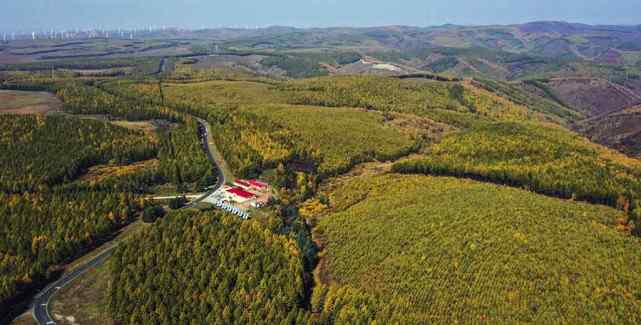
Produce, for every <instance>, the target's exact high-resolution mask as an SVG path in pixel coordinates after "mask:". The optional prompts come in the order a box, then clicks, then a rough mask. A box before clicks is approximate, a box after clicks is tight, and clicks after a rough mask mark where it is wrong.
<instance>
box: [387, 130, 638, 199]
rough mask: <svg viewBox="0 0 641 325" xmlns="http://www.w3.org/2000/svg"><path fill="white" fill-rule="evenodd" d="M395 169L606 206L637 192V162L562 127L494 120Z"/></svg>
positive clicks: (632, 195) (457, 136) (632, 196)
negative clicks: (507, 187) (477, 181)
mask: <svg viewBox="0 0 641 325" xmlns="http://www.w3.org/2000/svg"><path fill="white" fill-rule="evenodd" d="M394 170H395V171H398V172H403V173H426V174H435V175H451V176H459V177H472V178H478V179H483V180H486V181H491V182H496V183H500V184H507V185H513V186H519V187H525V188H528V189H531V190H533V191H536V192H539V193H543V194H548V195H552V196H557V197H563V198H575V199H579V200H586V201H590V202H598V203H603V204H607V205H610V206H617V204H620V198H621V197H626V198H628V199H631V198H639V197H641V181H640V180H639V179H640V178H641V162H640V161H638V160H636V159H632V158H628V157H626V156H624V155H623V154H620V153H618V152H615V151H612V150H609V149H606V148H605V147H602V146H599V145H595V144H593V143H591V142H589V141H588V140H587V139H585V138H583V137H581V136H579V135H577V134H574V133H571V132H569V131H567V130H565V129H562V128H560V127H556V126H552V125H547V126H545V125H541V124H527V123H525V124H524V123H497V124H492V125H488V126H484V127H481V128H477V129H474V130H469V131H464V132H460V133H456V134H452V135H450V136H447V137H446V138H444V139H443V141H441V142H440V143H438V144H435V145H433V146H431V147H430V148H429V149H428V150H427V153H426V155H425V157H424V158H418V159H413V160H409V161H405V162H399V163H398V164H396V165H395V166H394Z"/></svg>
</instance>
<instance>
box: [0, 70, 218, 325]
mask: <svg viewBox="0 0 641 325" xmlns="http://www.w3.org/2000/svg"><path fill="white" fill-rule="evenodd" d="M16 87H17V88H20V89H23V88H27V89H28V88H30V87H32V88H34V89H40V88H38V87H51V89H50V90H57V91H58V93H59V96H60V97H61V98H62V99H63V100H64V104H65V110H67V111H68V112H72V113H80V114H88V113H91V114H104V118H103V119H102V120H94V119H86V118H76V117H72V116H67V115H57V116H42V115H24V116H17V115H2V116H0V151H2V152H3V154H2V155H0V201H1V202H0V219H1V220H0V221H1V223H2V224H3V225H6V227H4V229H2V231H0V270H1V272H0V307H1V309H2V313H0V317H5V316H6V315H7V314H8V313H11V312H12V311H11V308H10V307H12V303H13V302H15V300H17V299H21V298H20V297H21V295H22V294H24V293H28V292H30V290H32V288H37V287H39V286H41V285H42V284H43V283H46V281H47V280H48V279H50V278H51V276H52V274H54V273H55V271H56V270H57V269H58V268H59V267H60V266H61V265H63V264H65V263H67V262H70V261H71V260H72V259H74V258H76V257H78V256H80V255H81V254H84V253H85V252H87V251H89V250H91V249H93V248H95V247H96V246H97V245H98V244H100V243H102V242H104V241H105V240H108V239H109V238H110V237H111V236H113V234H114V233H115V232H116V231H117V230H119V229H120V228H122V227H123V226H125V225H127V224H128V223H130V222H132V221H134V220H135V219H136V218H138V216H139V215H140V213H141V212H142V210H143V209H144V207H145V206H146V205H147V203H145V202H144V201H143V200H141V198H140V197H139V196H137V194H143V193H146V192H148V191H149V190H150V189H151V187H152V186H154V185H157V184H162V183H166V182H171V183H174V184H175V185H177V186H178V188H179V189H184V190H187V189H189V190H191V189H192V187H195V188H196V189H197V190H200V189H201V187H202V186H207V185H210V184H212V183H214V182H215V181H216V175H215V174H214V170H213V169H212V168H211V165H210V163H209V161H208V160H207V157H206V155H205V153H204V151H203V148H202V144H201V141H200V139H199V135H198V126H197V123H196V121H195V120H193V119H191V118H189V117H187V116H184V114H181V113H176V112H172V111H171V110H169V109H163V108H160V107H158V106H155V105H151V104H146V105H143V104H139V105H138V106H137V103H136V102H131V101H127V100H126V99H122V98H117V97H115V96H113V95H111V94H108V93H106V92H103V91H101V90H99V89H97V88H94V87H91V86H86V85H85V86H83V85H81V84H79V83H65V84H55V85H50V86H43V85H42V84H39V83H38V82H35V83H33V84H19V85H17V86H16ZM118 117H120V118H129V119H133V120H141V119H144V120H146V119H162V120H161V121H159V122H158V123H156V124H157V125H158V128H157V129H156V130H155V131H157V132H154V131H153V130H152V131H138V130H131V129H126V128H123V127H120V126H117V125H115V124H114V123H110V122H108V121H109V120H110V119H112V118H118ZM103 120H104V121H103ZM172 122H177V123H172ZM152 158H158V159H159V163H151V164H148V163H146V161H150V159H152ZM141 161H145V162H141ZM137 162H141V164H140V166H141V168H133V169H131V171H127V170H128V169H129V167H128V165H130V164H132V163H137ZM94 167H96V168H98V169H96V170H99V169H100V168H102V169H111V170H123V171H125V172H116V173H113V175H106V176H99V177H97V179H99V181H97V182H96V181H93V180H91V181H85V180H84V178H82V176H83V175H84V174H85V173H86V172H87V171H88V170H89V169H90V168H92V170H93V169H95V168H94ZM188 186H189V187H188ZM134 193H136V194H134Z"/></svg>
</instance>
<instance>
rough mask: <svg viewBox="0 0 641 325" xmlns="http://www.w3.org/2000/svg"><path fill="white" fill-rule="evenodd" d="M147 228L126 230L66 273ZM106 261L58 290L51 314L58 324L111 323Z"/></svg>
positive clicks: (140, 225) (137, 225) (137, 226)
mask: <svg viewBox="0 0 641 325" xmlns="http://www.w3.org/2000/svg"><path fill="white" fill-rule="evenodd" d="M149 226H150V225H147V224H144V223H142V222H140V221H138V222H135V223H133V224H131V225H129V226H127V227H125V228H124V229H123V230H122V231H121V232H120V233H119V234H118V236H116V238H114V239H113V240H112V241H111V242H110V243H109V244H107V245H104V246H103V247H100V248H99V249H96V250H95V251H94V252H92V253H90V254H87V255H86V256H83V257H82V258H80V259H78V260H76V261H74V263H73V264H72V265H69V266H68V267H67V270H70V269H73V267H74V266H77V265H80V264H82V263H83V262H84V261H85V260H87V259H89V258H91V257H93V256H95V255H98V254H99V253H100V252H102V251H103V250H104V249H107V248H109V247H112V246H113V245H116V244H119V243H121V242H123V241H125V240H127V239H129V238H131V236H132V235H134V234H136V233H139V232H140V231H142V230H144V229H147V228H148V227H149ZM108 263H109V261H107V262H106V263H104V264H102V265H100V266H98V267H95V268H92V269H91V270H89V271H88V272H87V273H85V274H84V275H82V276H81V277H80V278H78V279H76V280H75V281H74V282H72V283H71V284H69V286H67V287H65V288H63V289H61V290H60V291H59V292H58V293H56V295H55V296H54V297H53V298H52V306H51V312H52V316H53V317H54V319H55V320H56V322H57V323H58V324H68V325H73V324H96V325H98V324H100V325H106V324H113V323H114V322H113V320H112V319H111V317H110V316H109V311H108V308H107V306H108V302H109V301H108V299H109V285H110V284H109V282H110V279H111V277H110V275H109V264H108Z"/></svg>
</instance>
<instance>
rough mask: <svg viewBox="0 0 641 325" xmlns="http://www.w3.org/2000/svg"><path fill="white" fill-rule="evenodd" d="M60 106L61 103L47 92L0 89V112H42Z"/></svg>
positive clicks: (56, 108)
mask: <svg viewBox="0 0 641 325" xmlns="http://www.w3.org/2000/svg"><path fill="white" fill-rule="evenodd" d="M61 107H62V103H61V102H60V101H59V100H58V99H57V98H56V97H55V96H53V95H51V94H49V93H44V92H27V91H11V90H0V114H35V113H40V114H44V113H47V112H50V111H55V110H59V109H60V108H61Z"/></svg>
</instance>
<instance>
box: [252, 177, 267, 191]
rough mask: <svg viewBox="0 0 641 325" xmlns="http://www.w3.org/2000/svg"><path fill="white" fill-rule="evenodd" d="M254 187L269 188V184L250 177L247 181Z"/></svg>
mask: <svg viewBox="0 0 641 325" xmlns="http://www.w3.org/2000/svg"><path fill="white" fill-rule="evenodd" d="M247 182H248V183H249V184H250V185H251V186H252V187H255V188H258V189H265V188H267V186H268V185H267V184H266V183H263V182H261V181H258V180H255V179H250V180H249V181H247Z"/></svg>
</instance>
